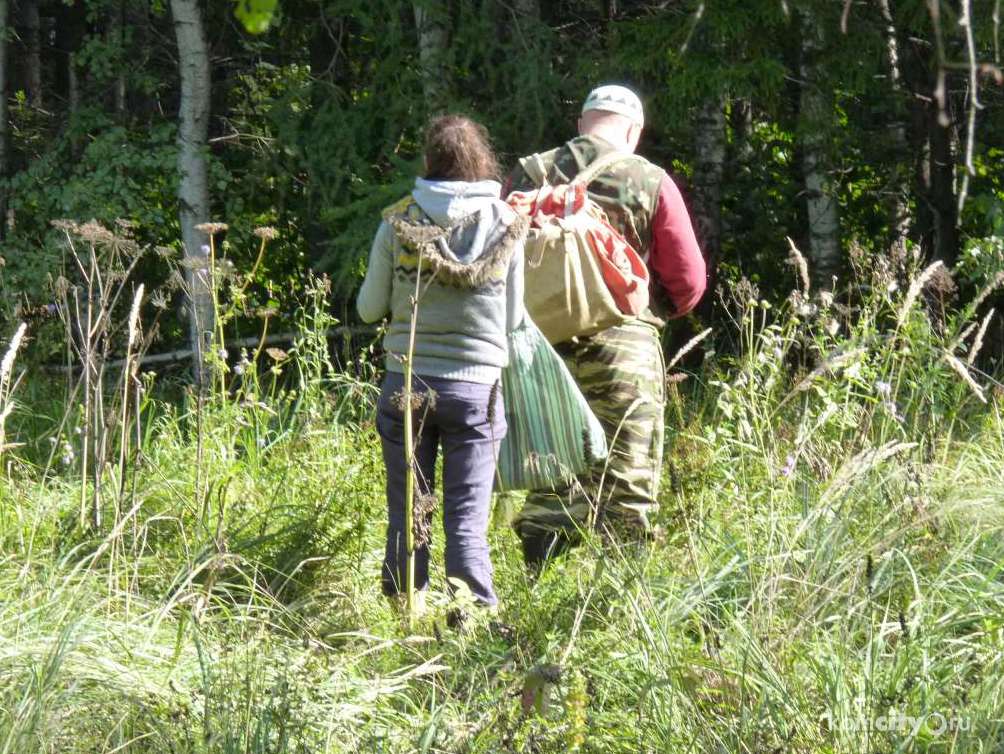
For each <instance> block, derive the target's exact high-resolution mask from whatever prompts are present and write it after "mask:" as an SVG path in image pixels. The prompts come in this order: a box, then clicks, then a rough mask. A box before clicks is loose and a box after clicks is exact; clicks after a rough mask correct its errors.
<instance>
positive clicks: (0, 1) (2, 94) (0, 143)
mask: <svg viewBox="0 0 1004 754" xmlns="http://www.w3.org/2000/svg"><path fill="white" fill-rule="evenodd" d="M9 18H10V6H9V4H8V0H0V238H4V237H5V236H6V235H7V191H6V189H4V188H2V181H3V180H4V179H5V178H6V177H7V35H8V33H9V31H10V26H9V24H8V19H9Z"/></svg>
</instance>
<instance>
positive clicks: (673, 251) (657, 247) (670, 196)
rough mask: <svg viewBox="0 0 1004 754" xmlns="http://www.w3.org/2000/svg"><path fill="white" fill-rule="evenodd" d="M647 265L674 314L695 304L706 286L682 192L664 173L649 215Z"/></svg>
mask: <svg viewBox="0 0 1004 754" xmlns="http://www.w3.org/2000/svg"><path fill="white" fill-rule="evenodd" d="M648 266H649V268H650V269H651V270H652V274H653V275H655V277H656V279H657V280H658V281H659V283H660V284H661V285H662V287H663V288H665V290H666V292H667V293H668V294H669V298H670V300H671V301H672V302H673V307H674V309H675V311H674V313H673V315H672V316H673V317H674V318H676V317H682V316H683V315H684V314H686V313H687V312H689V311H690V310H692V309H693V308H694V307H695V306H697V302H698V301H700V300H701V296H703V295H704V289H705V287H706V286H707V279H708V278H707V268H706V266H705V264H704V255H703V254H701V249H700V247H699V246H698V245H697V237H696V236H695V235H694V226H693V223H691V221H690V213H689V212H687V207H686V205H685V204H684V203H683V196H682V195H681V194H680V189H678V188H677V187H676V184H675V183H674V182H673V179H672V178H670V177H669V176H668V175H666V176H663V179H662V183H661V184H660V186H659V201H658V202H657V204H656V208H655V215H653V217H652V249H651V250H650V252H649V257H648Z"/></svg>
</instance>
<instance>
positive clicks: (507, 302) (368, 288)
mask: <svg viewBox="0 0 1004 754" xmlns="http://www.w3.org/2000/svg"><path fill="white" fill-rule="evenodd" d="M500 189H501V186H500V185H499V184H498V183H497V182H495V181H480V182H477V183H467V182H461V181H427V180H425V179H422V178H419V179H418V180H417V181H416V183H415V189H414V191H413V192H412V193H411V195H410V196H408V197H406V198H405V199H402V200H401V201H400V202H398V203H397V204H395V205H392V206H391V207H388V208H387V209H386V210H384V213H383V218H384V219H383V222H382V223H381V225H380V229H379V230H378V231H377V235H376V238H375V239H374V241H373V247H372V249H371V251H370V261H369V267H368V268H367V271H366V278H365V280H364V281H363V286H362V289H361V290H360V291H359V298H358V300H357V302H356V305H357V308H358V310H359V315H360V316H361V317H362V319H363V320H364V321H366V322H375V321H377V320H379V319H381V318H383V317H385V316H387V315H389V316H390V324H389V326H388V330H387V335H386V337H385V338H384V348H385V350H386V351H387V369H388V370H390V371H393V372H402V371H404V365H403V357H404V356H405V355H406V354H407V352H408V337H409V329H410V325H411V312H412V307H411V299H412V297H413V296H414V295H415V293H416V281H418V314H417V318H416V330H415V351H414V368H415V373H416V374H418V375H424V376H428V377H441V378H447V379H455V380H464V381H468V382H480V383H486V384H491V383H493V382H495V381H496V380H497V379H499V377H500V375H501V370H502V367H504V366H505V365H506V364H507V363H508V349H507V337H506V336H507V333H508V332H509V331H511V330H512V329H513V328H515V327H516V325H518V324H519V323H520V322H521V321H522V319H523V241H524V239H525V237H526V230H527V225H526V222H525V220H524V219H522V218H519V217H517V216H516V215H515V213H514V212H513V211H512V210H511V209H509V207H508V206H507V205H506V204H505V203H504V202H502V201H501V200H499V198H498V197H499V191H500Z"/></svg>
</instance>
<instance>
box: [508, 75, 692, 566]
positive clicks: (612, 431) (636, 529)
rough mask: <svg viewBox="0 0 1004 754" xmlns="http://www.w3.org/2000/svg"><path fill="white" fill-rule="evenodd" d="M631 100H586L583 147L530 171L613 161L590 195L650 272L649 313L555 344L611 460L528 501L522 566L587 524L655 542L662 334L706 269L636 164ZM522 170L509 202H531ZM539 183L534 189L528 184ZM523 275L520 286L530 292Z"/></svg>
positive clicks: (660, 181)
mask: <svg viewBox="0 0 1004 754" xmlns="http://www.w3.org/2000/svg"><path fill="white" fill-rule="evenodd" d="M644 122H645V121H644V114H643V110H642V104H641V100H640V99H639V98H638V95H637V94H635V93H634V92H633V91H631V90H630V89H627V88H626V87H623V86H616V85H608V86H600V87H597V88H596V89H594V90H593V91H591V92H590V93H589V96H588V97H587V98H586V101H585V103H584V104H583V106H582V115H581V117H580V118H579V123H578V126H579V136H578V137H576V138H574V139H572V140H571V141H569V142H567V143H565V144H564V145H563V146H560V147H558V148H557V149H552V150H551V151H549V152H545V153H543V154H541V155H539V157H540V158H541V159H540V161H539V162H538V161H537V160H533V161H532V164H533V165H536V166H538V169H540V170H542V171H543V172H545V173H546V177H547V180H548V182H550V183H552V184H558V183H567V182H568V181H570V180H571V179H572V178H574V177H575V175H576V174H577V173H578V172H579V171H580V170H583V169H584V168H586V167H587V166H588V165H589V164H591V163H592V162H593V161H594V160H596V159H598V158H599V157H602V156H604V155H607V154H608V153H611V152H620V153H621V154H623V155H624V156H625V159H624V160H621V161H617V162H614V163H612V164H611V165H610V166H609V167H607V168H605V169H603V170H602V171H601V172H600V173H599V174H598V175H597V176H596V177H595V178H593V179H592V181H590V183H589V187H588V191H589V195H590V196H591V197H592V199H593V200H594V201H596V202H597V203H598V204H599V205H600V206H601V207H602V208H603V209H604V211H605V212H606V213H607V217H608V219H609V220H610V222H611V224H613V226H614V227H615V228H617V229H618V230H619V231H620V232H621V233H622V234H623V235H624V237H625V238H626V239H627V241H628V242H629V243H630V244H631V245H632V246H633V247H634V248H635V250H637V251H638V253H639V254H641V256H642V257H643V258H644V259H645V260H646V262H647V264H648V266H649V270H650V272H651V278H652V291H651V304H650V307H649V310H648V311H646V312H645V313H644V314H643V315H642V316H641V317H639V318H637V319H635V320H631V321H629V322H626V323H624V324H622V325H618V326H616V327H611V328H609V329H607V330H604V331H602V332H600V333H597V334H595V335H591V336H589V337H580V338H573V339H572V340H570V341H567V342H565V343H559V344H557V345H556V346H555V347H556V350H557V351H558V353H560V354H561V356H562V358H563V359H564V360H565V363H566V364H567V366H568V368H569V370H570V371H571V373H572V375H573V376H574V377H575V379H576V381H577V382H578V384H579V387H580V388H581V390H582V393H583V395H584V396H585V397H586V400H587V401H588V402H589V405H590V407H591V408H592V409H593V412H594V413H595V414H596V416H597V417H598V418H599V420H600V422H601V423H602V424H603V427H604V429H605V431H606V434H607V440H608V443H609V444H610V456H609V458H608V459H607V460H606V461H605V462H603V463H600V464H598V465H597V467H596V468H595V469H593V470H592V471H591V472H589V473H587V474H584V475H582V476H581V477H579V478H578V479H577V480H575V481H574V482H573V483H572V484H571V485H570V486H568V487H567V488H565V489H559V490H535V491H532V492H530V493H529V495H528V496H527V499H526V504H525V505H524V507H523V510H522V511H521V512H520V513H519V514H518V515H517V517H516V519H515V521H514V522H513V526H514V527H515V529H516V531H517V533H518V534H519V536H520V540H521V541H522V545H523V556H524V559H525V561H526V563H527V565H529V566H531V567H533V568H538V567H539V566H540V565H542V564H543V562H544V561H545V560H546V559H547V558H549V557H551V556H553V555H554V554H556V553H557V552H559V551H561V550H563V549H564V548H566V547H567V546H568V545H570V544H574V543H575V542H576V540H577V539H578V532H579V531H580V530H581V529H582V528H583V527H585V526H587V525H588V524H589V523H592V524H593V525H594V526H596V527H597V528H599V529H600V530H601V531H603V532H605V533H607V534H614V535H616V536H627V537H629V538H639V537H645V536H647V535H650V534H651V532H652V522H651V516H652V514H653V513H654V512H655V511H656V509H657V505H658V504H657V502H656V495H657V492H658V486H659V477H660V475H661V471H662V454H663V433H664V419H663V413H664V407H665V378H666V375H665V366H664V362H663V353H662V346H661V340H660V337H659V328H661V327H662V326H664V325H665V320H666V319H672V318H675V317H681V316H683V315H684V314H686V313H687V312H689V311H690V310H691V309H693V308H694V307H695V306H696V305H697V302H698V301H699V300H700V298H701V296H702V294H703V293H704V288H705V285H706V273H705V264H704V258H703V256H702V255H701V251H700V249H699V247H698V245H697V240H696V238H695V236H694V229H693V225H692V224H691V221H690V216H689V214H688V212H687V209H686V207H685V205H684V203H683V198H682V197H681V196H680V191H679V189H677V187H676V184H674V183H673V180H672V179H671V178H670V177H669V176H668V175H667V174H666V171H665V170H663V169H662V168H660V167H658V166H656V165H653V164H652V163H651V162H649V161H648V160H646V159H645V158H643V157H640V156H637V155H634V151H635V148H636V147H637V146H638V139H639V137H640V136H641V131H642V128H643V127H644ZM529 164H530V161H528V160H522V161H521V162H520V166H519V167H517V168H516V169H515V170H514V171H513V172H512V174H511V175H510V177H509V182H508V185H507V190H506V191H505V192H504V193H508V191H532V190H533V189H535V188H536V187H537V186H538V185H539V184H540V183H541V176H539V175H538V176H530V175H528V173H527V172H526V169H525V168H524V167H523V165H529ZM535 179H536V180H535ZM531 275H532V271H528V275H527V281H526V284H527V286H528V287H529V286H530V285H532V284H533V281H532V280H531V277H530V276H531Z"/></svg>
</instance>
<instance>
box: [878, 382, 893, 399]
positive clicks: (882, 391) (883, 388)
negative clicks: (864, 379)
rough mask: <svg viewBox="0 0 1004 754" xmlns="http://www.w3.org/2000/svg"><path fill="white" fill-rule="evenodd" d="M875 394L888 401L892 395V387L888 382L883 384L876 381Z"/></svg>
mask: <svg viewBox="0 0 1004 754" xmlns="http://www.w3.org/2000/svg"><path fill="white" fill-rule="evenodd" d="M875 392H876V393H878V396H879V397H880V398H882V399H883V400H888V398H889V396H890V395H892V385H890V384H889V383H888V382H883V381H882V380H876V381H875Z"/></svg>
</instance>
